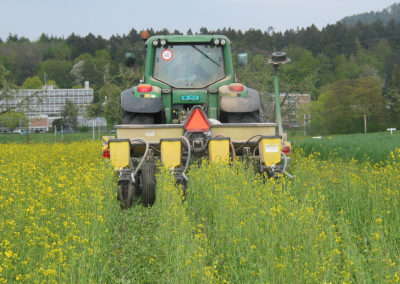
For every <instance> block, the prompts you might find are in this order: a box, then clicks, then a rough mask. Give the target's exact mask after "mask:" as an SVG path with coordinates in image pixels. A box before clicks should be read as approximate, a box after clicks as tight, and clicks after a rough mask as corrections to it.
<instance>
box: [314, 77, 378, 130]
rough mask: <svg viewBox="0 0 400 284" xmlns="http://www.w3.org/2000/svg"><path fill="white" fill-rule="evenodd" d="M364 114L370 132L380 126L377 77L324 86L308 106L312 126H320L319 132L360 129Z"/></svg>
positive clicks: (360, 78)
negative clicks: (310, 105) (316, 99)
mask: <svg viewBox="0 0 400 284" xmlns="http://www.w3.org/2000/svg"><path fill="white" fill-rule="evenodd" d="M364 114H365V115H367V117H368V122H369V123H368V129H369V130H370V131H377V130H379V129H381V128H382V127H383V124H384V119H385V105H384V100H383V96H382V82H381V81H380V80H379V79H378V78H374V77H359V78H357V79H353V80H349V79H343V80H340V81H337V82H335V83H333V84H331V85H329V86H327V87H326V89H325V93H323V94H322V95H321V96H320V97H319V98H318V101H317V102H315V103H313V106H312V107H311V117H312V119H313V121H312V125H315V126H316V127H318V126H322V127H323V129H319V131H321V132H320V133H352V132H362V131H363V115H364ZM315 126H313V127H315ZM314 130H317V129H316V128H315V129H314Z"/></svg>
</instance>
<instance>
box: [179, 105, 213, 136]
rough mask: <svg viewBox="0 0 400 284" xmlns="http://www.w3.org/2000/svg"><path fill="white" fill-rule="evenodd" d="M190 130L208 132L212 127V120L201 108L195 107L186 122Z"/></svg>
mask: <svg viewBox="0 0 400 284" xmlns="http://www.w3.org/2000/svg"><path fill="white" fill-rule="evenodd" d="M185 129H186V131H188V132H206V131H208V130H209V129H210V122H209V121H208V119H207V117H206V116H205V114H204V112H203V111H202V110H201V109H199V108H198V109H194V110H193V111H192V114H191V115H190V117H189V119H188V120H187V121H186V123H185Z"/></svg>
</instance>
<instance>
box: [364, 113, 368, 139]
mask: <svg viewBox="0 0 400 284" xmlns="http://www.w3.org/2000/svg"><path fill="white" fill-rule="evenodd" d="M363 116H364V134H367V115H366V114H365V113H364V115H363Z"/></svg>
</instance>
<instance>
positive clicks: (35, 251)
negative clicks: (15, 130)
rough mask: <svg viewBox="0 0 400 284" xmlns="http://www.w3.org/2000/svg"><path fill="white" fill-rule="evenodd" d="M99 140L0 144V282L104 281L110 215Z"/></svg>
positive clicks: (111, 181)
mask: <svg viewBox="0 0 400 284" xmlns="http://www.w3.org/2000/svg"><path fill="white" fill-rule="evenodd" d="M100 147H101V146H100V143H93V142H84V143H71V144H53V145H50V144H35V145H17V144H5V145H4V144H3V145H1V153H2V154H1V157H0V216H1V218H0V283H7V282H16V281H23V282H29V283H31V282H37V283H39V282H43V281H45V282H54V283H57V282H70V283H77V282H81V283H88V282H89V281H92V282H105V281H106V280H107V279H108V278H109V276H108V265H109V263H108V257H107V255H106V254H107V253H108V252H109V249H108V247H109V246H110V242H111V236H112V232H111V229H112V227H113V225H114V223H115V220H114V219H113V218H114V216H115V215H116V212H118V205H117V204H116V202H115V195H114V193H115V191H113V189H114V188H115V182H116V180H115V177H114V175H113V174H112V171H111V169H110V167H109V166H108V165H107V164H106V163H104V161H103V160H102V158H101V155H100V151H99V149H100Z"/></svg>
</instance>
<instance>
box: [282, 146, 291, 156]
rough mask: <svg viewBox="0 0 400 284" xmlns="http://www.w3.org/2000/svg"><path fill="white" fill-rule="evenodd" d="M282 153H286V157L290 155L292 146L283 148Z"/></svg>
mask: <svg viewBox="0 0 400 284" xmlns="http://www.w3.org/2000/svg"><path fill="white" fill-rule="evenodd" d="M282 151H283V153H284V154H285V155H290V146H289V145H285V146H283V149H282Z"/></svg>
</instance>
